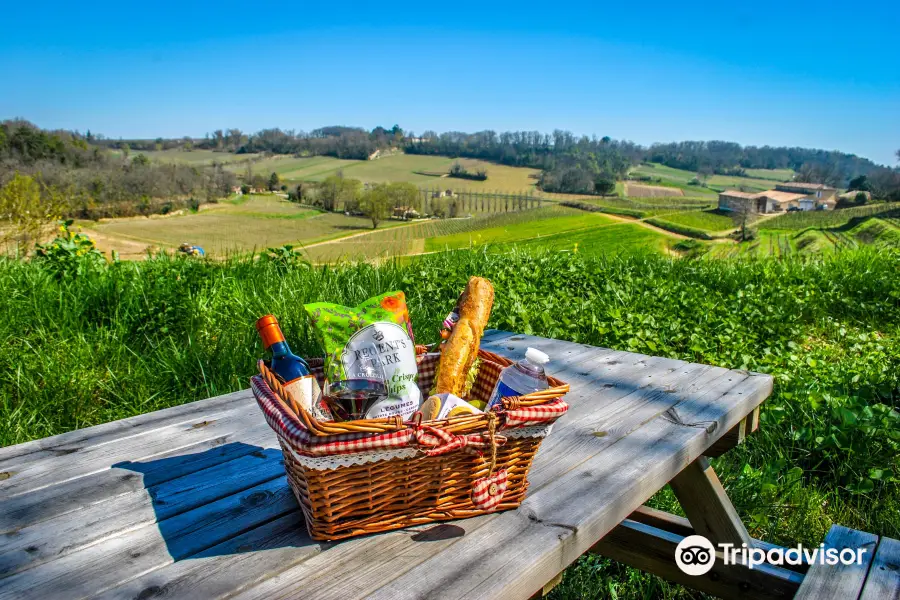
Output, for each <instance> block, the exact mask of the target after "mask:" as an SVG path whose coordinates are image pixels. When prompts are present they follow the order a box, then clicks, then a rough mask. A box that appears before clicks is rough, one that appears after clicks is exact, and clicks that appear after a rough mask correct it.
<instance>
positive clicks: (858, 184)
mask: <svg viewBox="0 0 900 600" xmlns="http://www.w3.org/2000/svg"><path fill="white" fill-rule="evenodd" d="M847 190H849V191H851V192H852V191H854V190H859V191H861V192H871V191H872V186H871V185H869V180H868V179H867V178H866V176H865V175H860V176H859V177H854V178H853V179H851V180H850V185H848V186H847Z"/></svg>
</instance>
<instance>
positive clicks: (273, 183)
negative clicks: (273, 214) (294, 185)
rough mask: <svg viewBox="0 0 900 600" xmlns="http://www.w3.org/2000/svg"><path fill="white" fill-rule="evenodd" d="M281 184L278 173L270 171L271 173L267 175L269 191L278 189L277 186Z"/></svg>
mask: <svg viewBox="0 0 900 600" xmlns="http://www.w3.org/2000/svg"><path fill="white" fill-rule="evenodd" d="M280 184H281V179H280V178H279V177H278V173H276V172H275V171H272V174H271V175H269V191H270V192H274V191H275V190H277V189H278V186H279V185H280Z"/></svg>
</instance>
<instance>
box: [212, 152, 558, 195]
mask: <svg viewBox="0 0 900 600" xmlns="http://www.w3.org/2000/svg"><path fill="white" fill-rule="evenodd" d="M457 161H458V162H459V163H461V164H462V165H463V166H464V167H466V168H467V169H468V170H470V171H474V170H477V169H480V168H484V169H486V170H487V172H488V179H487V181H471V180H467V179H457V178H453V177H441V176H440V175H441V174H445V173H447V172H448V171H449V170H450V167H451V165H453V163H454V162H457ZM250 166H251V168H252V170H253V172H254V173H261V174H263V175H266V176H268V175H269V174H270V173H272V172H275V173H278V175H279V177H281V179H282V180H283V183H284V184H286V185H295V184H296V183H298V182H300V181H322V180H323V179H325V178H326V177H329V176H331V175H336V174H337V173H338V172H339V171H340V172H343V174H344V176H345V177H349V178H353V179H359V180H360V181H363V182H367V183H388V182H393V181H407V182H409V183H412V184H415V185H416V186H418V187H424V188H429V189H430V188H435V189H443V190H447V189H452V190H473V191H479V192H483V193H489V192H499V193H528V192H532V191H534V189H535V187H534V186H535V183H536V182H537V179H536V178H535V177H533V176H535V175H537V174H539V173H540V171H538V170H537V169H528V168H524V167H508V166H505V165H498V164H494V163H488V162H484V161H480V160H474V159H468V158H461V159H454V158H447V157H443V156H421V155H416V154H394V155H389V156H385V157H383V158H378V159H376V160H342V159H337V158H332V157H330V156H314V157H309V158H296V157H293V156H270V157H262V158H260V157H258V158H255V159H254V160H253V161H252V163H250ZM228 168H229V169H230V170H232V171H234V172H235V173H237V174H239V175H244V174H245V173H246V172H247V164H244V163H241V164H235V165H231V166H229V167H228Z"/></svg>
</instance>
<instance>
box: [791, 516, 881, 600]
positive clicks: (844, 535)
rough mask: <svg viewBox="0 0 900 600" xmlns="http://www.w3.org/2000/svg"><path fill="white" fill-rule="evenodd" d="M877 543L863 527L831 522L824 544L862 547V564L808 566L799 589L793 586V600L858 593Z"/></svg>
mask: <svg viewBox="0 0 900 600" xmlns="http://www.w3.org/2000/svg"><path fill="white" fill-rule="evenodd" d="M877 544H878V536H876V535H873V534H871V533H866V532H865V531H856V530H855V529H848V528H846V527H842V526H841V525H832V526H831V529H830V530H828V535H826V536H825V548H826V549H830V548H836V549H838V550H843V549H845V548H852V549H854V550H855V549H857V548H864V549H865V550H866V552H865V554H864V555H863V562H862V564H859V565H857V564H851V565H844V564H841V563H838V564H836V565H823V564H820V563H818V562H817V563H816V564H814V565H812V566H811V567H810V568H809V571H808V572H807V573H806V577H804V578H803V583H802V584H800V589H799V590H797V595H796V596H795V598H796V599H797V600H801V599H802V600H827V599H833V600H848V599H855V598H858V597H859V593H860V591H861V590H862V588H863V583H864V582H865V580H866V575H867V574H868V572H869V565H871V564H872V559H873V555H874V554H875V546H876V545H877Z"/></svg>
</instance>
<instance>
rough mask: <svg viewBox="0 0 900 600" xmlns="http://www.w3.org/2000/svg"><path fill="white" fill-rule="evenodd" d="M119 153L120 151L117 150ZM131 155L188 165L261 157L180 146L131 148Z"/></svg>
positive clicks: (235, 161) (240, 160)
mask: <svg viewBox="0 0 900 600" xmlns="http://www.w3.org/2000/svg"><path fill="white" fill-rule="evenodd" d="M119 153H120V154H121V152H119ZM130 154H131V156H137V155H138V154H143V155H144V156H146V157H147V158H149V159H150V160H154V161H158V162H177V163H184V164H190V165H208V164H212V163H214V162H217V163H222V164H228V163H240V162H246V161H248V160H251V159H256V158H259V157H261V156H262V155H261V154H233V153H231V152H216V151H214V150H191V151H190V152H185V151H184V150H182V149H181V148H171V149H169V150H160V151H156V150H132V151H131V153H130Z"/></svg>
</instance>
